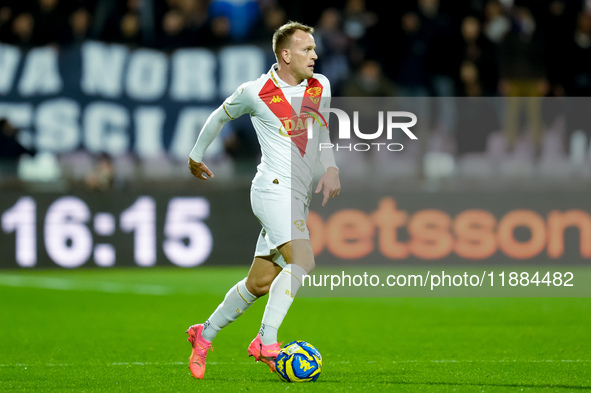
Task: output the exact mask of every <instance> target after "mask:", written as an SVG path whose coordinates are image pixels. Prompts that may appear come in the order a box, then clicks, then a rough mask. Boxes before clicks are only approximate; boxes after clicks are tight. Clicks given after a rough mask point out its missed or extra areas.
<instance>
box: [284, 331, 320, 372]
mask: <svg viewBox="0 0 591 393" xmlns="http://www.w3.org/2000/svg"><path fill="white" fill-rule="evenodd" d="M275 366H276V368H277V374H279V377H281V379H283V380H284V381H286V382H314V381H316V380H317V379H318V377H319V376H320V372H321V371H322V356H321V355H320V352H318V350H317V349H316V348H315V347H314V346H313V345H312V344H310V343H307V342H305V341H299V340H297V341H292V342H290V343H289V344H287V345H285V346H284V347H283V348H282V349H281V351H280V352H279V355H277V360H276V363H275Z"/></svg>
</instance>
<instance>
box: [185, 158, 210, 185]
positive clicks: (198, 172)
mask: <svg viewBox="0 0 591 393" xmlns="http://www.w3.org/2000/svg"><path fill="white" fill-rule="evenodd" d="M189 170H190V171H191V173H192V174H193V176H195V177H196V178H198V179H201V180H207V177H205V175H207V176H208V177H210V178H212V179H213V177H214V176H213V172H212V171H210V170H209V168H208V167H207V165H205V164H204V163H202V162H195V161H193V159H192V158H189Z"/></svg>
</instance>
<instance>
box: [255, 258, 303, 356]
mask: <svg viewBox="0 0 591 393" xmlns="http://www.w3.org/2000/svg"><path fill="white" fill-rule="evenodd" d="M306 274H307V273H306V271H305V270H304V269H303V268H302V267H300V266H298V265H295V264H293V263H290V264H288V265H287V266H286V267H285V268H283V270H282V271H281V273H279V275H278V276H277V277H275V280H273V283H272V284H271V288H270V289H269V300H268V301H267V306H266V307H265V313H264V314H263V323H262V324H261V330H260V332H259V333H260V335H261V341H262V342H263V345H271V344H275V343H276V342H277V330H278V329H279V326H281V323H282V322H283V319H284V318H285V315H286V314H287V311H288V310H289V307H290V306H291V303H293V298H294V297H295V295H296V293H297V292H298V289H300V286H301V285H302V276H304V275H306Z"/></svg>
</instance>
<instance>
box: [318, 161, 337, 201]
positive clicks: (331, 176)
mask: <svg viewBox="0 0 591 393" xmlns="http://www.w3.org/2000/svg"><path fill="white" fill-rule="evenodd" d="M322 189H324V192H323V195H324V199H323V200H322V206H326V203H327V202H328V199H329V198H334V197H336V196H337V195H339V193H340V192H341V181H340V180H339V170H338V169H337V168H334V167H330V168H328V169H327V170H326V172H325V173H324V175H322V177H321V178H320V180H319V181H318V187H316V191H315V192H316V194H318V193H319V192H320V191H322Z"/></svg>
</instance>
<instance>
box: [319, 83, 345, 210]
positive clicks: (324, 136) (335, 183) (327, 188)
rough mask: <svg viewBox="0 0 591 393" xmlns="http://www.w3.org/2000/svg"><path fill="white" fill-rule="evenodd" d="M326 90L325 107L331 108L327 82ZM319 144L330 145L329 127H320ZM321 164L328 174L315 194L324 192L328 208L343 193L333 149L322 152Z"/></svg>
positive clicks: (324, 204) (325, 173)
mask: <svg viewBox="0 0 591 393" xmlns="http://www.w3.org/2000/svg"><path fill="white" fill-rule="evenodd" d="M325 89H326V90H327V91H326V93H327V96H326V97H323V106H326V107H328V106H330V84H329V83H328V81H326V85H325ZM327 126H328V123H327ZM319 143H320V144H322V143H328V144H330V134H329V131H328V128H327V127H320V135H319ZM320 146H322V145H320ZM320 163H321V164H322V167H323V168H324V170H325V171H326V172H324V174H323V175H322V177H320V180H319V181H318V186H316V191H315V192H316V194H318V193H320V192H321V191H322V194H323V196H324V199H323V200H322V206H326V203H327V202H328V200H329V199H330V198H334V197H336V196H337V195H339V193H340V192H341V181H340V179H339V168H338V167H337V164H336V162H335V159H334V154H333V151H332V149H321V150H320Z"/></svg>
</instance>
